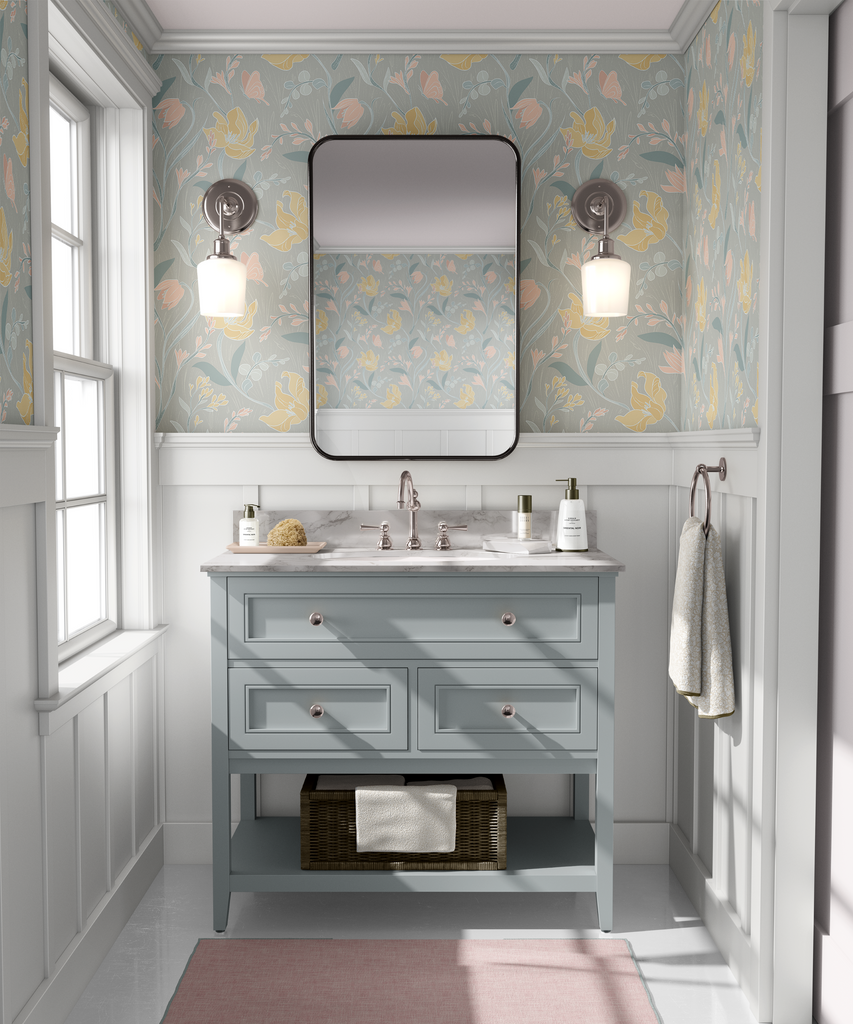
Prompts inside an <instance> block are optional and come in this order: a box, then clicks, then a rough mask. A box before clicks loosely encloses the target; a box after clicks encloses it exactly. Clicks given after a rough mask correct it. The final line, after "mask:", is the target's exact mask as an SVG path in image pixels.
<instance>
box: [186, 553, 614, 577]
mask: <svg viewBox="0 0 853 1024" xmlns="http://www.w3.org/2000/svg"><path fill="white" fill-rule="evenodd" d="M624 570H625V565H624V563H622V562H620V561H618V560H617V559H615V558H612V557H611V556H610V555H607V554H605V553H604V552H603V551H598V550H594V551H585V552H572V553H569V552H556V551H555V552H552V553H551V554H549V555H544V554H542V555H508V554H503V553H501V552H497V551H482V550H477V549H474V548H471V549H456V550H452V551H434V550H422V551H387V552H386V551H376V550H371V549H370V548H366V549H360V550H358V552H357V553H356V552H355V551H354V549H351V548H345V549H342V550H341V551H335V550H334V549H332V550H328V551H321V552H318V553H317V554H316V555H243V554H235V553H233V552H230V551H223V552H222V554H221V555H217V556H216V557H215V558H211V559H210V560H209V561H207V562H204V563H203V564H202V566H201V571H202V572H207V573H244V572H288V573H294V572H311V573H317V572H321V573H340V572H370V573H373V572H395V573H409V572H451V573H453V572H467V573H471V572H477V573H480V572H501V573H504V572H518V573H525V572H527V573H529V572H581V573H601V572H624Z"/></svg>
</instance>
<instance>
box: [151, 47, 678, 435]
mask: <svg viewBox="0 0 853 1024" xmlns="http://www.w3.org/2000/svg"><path fill="white" fill-rule="evenodd" d="M153 66H154V68H155V69H156V71H157V73H158V74H159V75H160V78H161V80H162V82H163V86H162V89H161V90H160V92H159V93H158V95H157V96H155V97H154V136H153V147H154V149H153V163H154V194H155V243H154V244H155V253H154V264H155V296H154V299H155V318H156V327H155V330H156V380H157V387H158V395H157V424H158V429H159V430H165V431H203V432H204V431H212V432H230V431H258V430H261V431H263V430H267V429H273V430H295V431H305V430H307V426H308V424H307V415H308V402H307V387H306V380H307V374H308V327H309V315H310V314H309V309H310V305H309V295H308V260H309V245H308V206H307V199H308V197H307V166H306V161H307V157H308V152H309V150H310V148H311V146H312V145H313V143H314V142H315V141H316V140H317V139H320V138H322V137H324V136H326V135H329V134H333V133H353V134H365V135H370V134H379V133H385V134H401V133H419V134H436V133H438V134H470V133H477V134H493V135H501V136H504V137H507V138H509V139H511V140H512V141H513V142H514V143H515V144H516V145H517V146H518V148H519V150H520V152H521V155H522V191H521V211H522V212H521V223H522V227H521V240H520V253H519V264H518V268H517V277H518V303H519V309H518V311H517V315H518V320H519V330H520V335H521V343H520V351H519V355H518V361H519V379H520V390H519V394H518V401H519V403H520V406H521V425H522V430H528V431H544V432H551V431H557V432H560V431H571V432H586V431H621V432H625V431H633V432H640V431H645V430H649V431H655V430H661V431H672V430H678V429H679V428H680V425H681V420H682V410H681V401H682V392H683V388H682V386H681V377H682V376H683V372H684V368H683V345H684V315H683V309H682V295H683V284H684V277H685V263H684V252H683V245H684V235H685V233H684V228H683V213H684V208H685V202H684V200H685V195H684V193H685V187H686V176H685V143H686V137H685V116H684V110H683V107H684V96H685V92H684V85H685V78H684V75H685V58H684V57H681V56H673V55H667V56H663V55H660V54H641V55H634V54H622V55H615V54H614V55H596V54H589V55H586V56H584V55H577V54H573V55H567V54H516V55H512V54H508V55H503V54H499V55H489V54H449V53H448V54H429V55H420V54H410V55H400V56H393V55H377V54H338V55H334V54H318V55H311V54H263V55H241V54H232V55H229V56H226V55H215V54H184V55H171V54H170V55H158V56H157V57H155V58H154V59H153ZM223 177H239V178H242V179H243V180H245V181H247V182H250V183H251V184H252V185H253V187H254V188H255V190H256V192H257V193H258V195H259V197H260V200H261V210H260V214H259V218H258V220H257V221H256V223H255V225H254V226H253V227H252V228H251V229H250V230H249V231H247V232H245V233H244V234H243V235H241V236H240V237H239V238H238V239H237V242H236V245H235V247H234V251H235V252H236V254H237V255H238V257H239V258H240V259H242V260H243V262H244V263H245V264H246V267H247V270H248V276H249V297H248V309H247V312H246V315H245V317H243V318H241V319H239V320H233V321H217V320H210V321H209V322H208V321H207V320H205V319H204V318H202V317H200V316H199V315H198V313H197V308H198V307H197V297H196V296H197V285H196V274H195V267H196V265H197V263H198V262H199V261H200V260H202V259H204V258H205V257H206V256H207V255H208V253H209V252H210V251H211V249H212V242H213V237H214V236H213V232H212V231H211V229H210V228H209V227H208V225H207V224H206V222H204V221H203V219H202V216H201V212H200V205H201V199H202V196H203V194H204V190H205V189H206V188H207V187H208V185H210V184H211V183H212V182H214V181H216V180H218V179H219V178H223ZM596 177H607V178H610V179H611V180H613V181H615V182H617V183H618V184H619V186H620V187H621V188H623V189H625V191H626V193H627V196H628V215H627V217H626V219H625V221H624V222H623V224H622V225H621V226H620V228H619V229H618V230H617V232H616V237H617V242H616V246H617V251H619V252H620V253H621V254H622V255H623V256H624V257H625V258H626V259H629V260H630V261H631V264H632V267H633V269H634V275H633V289H634V296H633V299H634V301H633V305H632V310H631V315H630V316H629V317H628V318H626V319H621V320H618V321H617V320H614V321H612V322H610V321H608V320H607V319H594V320H587V319H585V318H584V317H583V315H582V306H581V300H580V294H581V283H580V266H581V263H582V262H583V261H585V260H586V259H588V258H589V255H590V253H591V251H592V250H593V248H594V245H595V243H594V242H593V240H592V239H590V237H589V236H588V235H587V234H586V232H583V231H581V230H580V229H578V228H577V227H576V225H575V224H574V221H573V218H572V215H571V210H570V201H571V196H572V194H573V193H574V190H575V188H576V187H577V185H579V184H580V183H581V182H583V181H586V180H587V179H589V178H596ZM458 266H459V264H457V268H458ZM356 269H358V268H356ZM346 272H347V273H348V274H349V273H350V271H349V270H348V269H347V270H346ZM487 273H488V272H487ZM496 273H497V271H496ZM369 276H371V275H370V274H369V273H364V272H362V271H359V272H358V277H357V281H356V285H357V283H358V281H360V280H361V278H362V277H365V278H367V277H369ZM372 276H373V277H374V279H376V280H378V278H377V277H376V273H374V274H373V275H372ZM426 276H428V277H429V280H428V282H427V283H428V285H429V286H430V287H431V285H432V281H433V279H434V278H436V277H438V278H440V277H441V276H443V275H441V274H436V273H433V272H432V271H430V274H429V275H426ZM446 276H447V277H448V279H450V278H451V277H452V275H449V274H448V275H446ZM420 284H423V282H420ZM407 286H408V285H407ZM412 287H413V289H414V287H415V283H412ZM490 287H491V285H490ZM472 291H473V289H472ZM396 301H398V302H399V301H400V300H396ZM470 301H471V302H472V303H473V302H474V300H473V299H471V300H470ZM484 305H485V304H484ZM374 308H375V307H374ZM393 308H394V309H396V310H397V312H398V313H400V316H401V320H402V317H403V313H402V311H401V310H400V307H399V306H395V307H393ZM439 308H440V307H439ZM465 310H470V311H471V313H472V314H473V315H474V317H475V327H474V328H472V331H471V334H473V333H474V330H477V331H479V330H480V327H479V325H477V323H476V317H477V310H476V309H475V308H474V306H473V305H470V306H469V305H463V306H461V312H460V320H459V324H462V323H463V321H462V319H461V317H462V316H464V314H465ZM324 312H326V314H327V316H328V311H324ZM389 312H390V308H389V309H388V310H386V317H387V315H388V313H389ZM338 326H339V325H338V324H337V323H336V322H332V327H331V329H332V330H335V331H337V330H338ZM382 326H388V324H387V323H386V322H385V321H383V324H382ZM410 326H411V325H410V324H409V323H406V322H405V321H404V320H403V321H402V323H401V328H400V341H401V343H403V342H405V345H406V346H408V345H409V344H411V343H412V341H413V340H414V339H413V336H412V335H411V334H409V336H408V337H406V332H408V331H409V329H410ZM379 333H380V334H381V338H382V340H383V349H382V350H383V352H384V351H386V345H385V338H386V332H381V331H380V332H379ZM452 333H453V337H454V340H455V341H456V343H457V349H456V350H455V351H454V350H453V348H452V347H449V345H448V344H444V343H442V345H441V347H440V348H439V352H441V351H446V352H447V354H448V356H450V355H453V356H454V360H455V367H457V368H458V367H459V365H460V363H461V362H462V356H463V354H464V353H467V352H468V351H469V349H468V345H469V341H467V340H466V336H461V335H460V333H459V330H458V326H457V328H456V330H455V331H454V332H452ZM336 337H337V334H336ZM463 341H464V343H465V346H466V347H465V348H464V349H463V348H462V347H461V346H462V344H463ZM388 342H389V347H390V344H391V337H390V335H389V336H388ZM481 344H482V342H481ZM417 345H418V342H417V341H415V346H417ZM360 346H361V343H360V342H359V344H358V346H354V347H353V350H352V352H351V353H350V352H348V357H354V360H355V364H356V365H358V359H359V358H362V356H361V353H362V351H363V352H368V351H370V350H372V351H373V352H374V355H377V354H378V353H377V348H376V347H375V345H371V346H368V347H364V348H362V347H360ZM415 346H413V347H412V350H411V351H414V347H415ZM346 347H347V348H349V346H348V345H347V346H346ZM356 347H357V348H358V351H357V352H356V351H355V348H356ZM420 347H422V346H420ZM494 347H495V349H496V354H495V355H494V356H485V349H481V352H482V355H481V356H479V359H481V360H482V359H483V358H484V356H485V364H486V365H485V366H484V367H483V369H485V368H486V367H488V368H489V369H488V372H489V374H490V375H491V374H492V373H493V372H495V370H494V369H492V366H493V365H496V362H497V358H498V357H497V352H498V346H494ZM471 351H473V346H471ZM426 352H427V350H426V349H424V353H426ZM457 357H458V358H457ZM364 358H365V359H369V357H367V356H365V357H364ZM427 358H428V359H429V360H430V363H431V360H432V354H430V355H428V356H427ZM467 358H468V356H467V354H466V355H465V359H466V360H467ZM451 365H452V366H453V365H454V363H453V362H451ZM471 368H472V369H473V366H471ZM353 369H354V367H353ZM365 369H366V367H364V366H359V370H361V371H364V370H365ZM345 372H349V370H347V371H345ZM481 372H482V370H481ZM471 376H472V377H473V376H474V375H473V374H472V375H471ZM368 377H369V374H368ZM364 379H365V378H364V373H363V372H362V373H361V374H360V375H359V380H360V381H362V382H364ZM460 381H461V377H460ZM483 382H484V384H485V383H487V382H486V379H485V378H483ZM410 383H415V382H412V381H410ZM447 383H448V384H450V383H451V381H450V378H448V380H447ZM374 384H376V379H374ZM468 384H469V386H470V387H471V388H472V389H473V391H474V396H475V397H474V402H475V403H479V402H481V401H488V399H487V397H486V391H487V390H488V388H485V389H484V388H480V389H479V391H478V387H477V385H476V384H475V383H474V382H473V380H471V381H469V382H468ZM324 386H325V387H326V389H327V393H328V395H329V396H330V399H331V400H334V401H337V398H334V399H332V395H334V394H338V395H339V394H340V392H339V391H337V392H336V390H335V388H334V387H332V389H331V390H330V388H329V386H328V385H327V384H326V385H324ZM396 386H397V387H399V388H400V393H401V399H400V400H401V402H402V401H404V398H403V396H404V394H405V393H406V391H405V389H404V388H403V387H402V386H401V384H400V383H399V382H397V385H396ZM459 387H462V384H461V383H460V384H459ZM389 388H390V384H385V386H384V388H383V389H380V391H379V398H380V404H381V402H383V401H389V400H393V399H395V398H396V393H395V392H393V391H392V392H391V395H390V396H389V397H386V396H387V392H388V390H389ZM453 389H454V390H453V393H452V395H451V397H452V399H453V402H452V404H456V403H457V402H459V401H461V400H467V396H468V395H469V392H467V391H465V392H464V393H463V395H462V397H460V395H459V390H458V387H457V382H456V380H454V381H453ZM412 390H414V388H412Z"/></svg>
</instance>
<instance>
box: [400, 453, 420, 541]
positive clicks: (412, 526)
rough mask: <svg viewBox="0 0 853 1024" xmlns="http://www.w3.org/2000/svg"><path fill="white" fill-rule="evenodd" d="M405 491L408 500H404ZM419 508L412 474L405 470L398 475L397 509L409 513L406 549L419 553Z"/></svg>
mask: <svg viewBox="0 0 853 1024" xmlns="http://www.w3.org/2000/svg"><path fill="white" fill-rule="evenodd" d="M407 490H408V494H409V497H408V500H407V499H406V491H407ZM420 507H421V503H420V502H419V501H418V492H417V491H416V490H415V485H414V482H413V481H412V474H411V473H410V472H409V471H408V470H407V469H404V470H403V472H402V473H401V474H400V489H399V491H398V492H397V508H404V509H406V510H407V511H408V513H409V539H408V540H407V541H406V547H407V548H408V549H409V550H410V551H419V550H420V547H421V542H420V539H419V537H418V509H419V508H420Z"/></svg>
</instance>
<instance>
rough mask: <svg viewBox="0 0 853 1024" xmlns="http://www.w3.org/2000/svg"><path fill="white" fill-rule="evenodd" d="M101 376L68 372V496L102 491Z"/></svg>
mask: <svg viewBox="0 0 853 1024" xmlns="http://www.w3.org/2000/svg"><path fill="white" fill-rule="evenodd" d="M101 388H102V384H101V381H99V380H91V379H90V378H88V377H77V376H75V375H74V374H71V373H66V374H65V387H64V388H63V394H64V397H65V446H64V447H65V496H66V498H85V497H86V496H88V495H90V494H101V493H103V484H102V466H103V457H102V450H103V440H102V436H101V416H100V411H101Z"/></svg>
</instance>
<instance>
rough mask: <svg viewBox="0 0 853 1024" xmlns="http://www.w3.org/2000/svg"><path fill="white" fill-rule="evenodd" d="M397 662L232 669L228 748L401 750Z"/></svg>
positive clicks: (403, 694) (403, 725) (402, 709)
mask: <svg viewBox="0 0 853 1024" xmlns="http://www.w3.org/2000/svg"><path fill="white" fill-rule="evenodd" d="M408 732H409V730H408V672H407V670H406V669H405V668H387V667H383V668H370V667H368V666H365V665H358V666H356V665H340V664H337V665H331V666H328V667H323V666H311V667H309V668H302V667H298V666H297V667H290V666H282V667H276V668H232V669H230V670H229V672H228V745H229V747H230V748H231V749H232V750H292V751H296V750H329V751H333V750H351V751H363V750H407V749H408V747H409V735H408Z"/></svg>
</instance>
